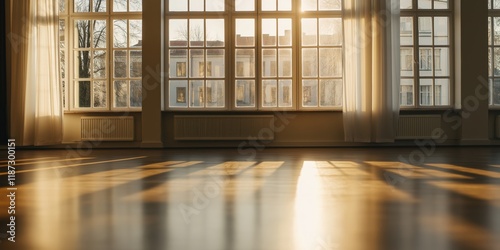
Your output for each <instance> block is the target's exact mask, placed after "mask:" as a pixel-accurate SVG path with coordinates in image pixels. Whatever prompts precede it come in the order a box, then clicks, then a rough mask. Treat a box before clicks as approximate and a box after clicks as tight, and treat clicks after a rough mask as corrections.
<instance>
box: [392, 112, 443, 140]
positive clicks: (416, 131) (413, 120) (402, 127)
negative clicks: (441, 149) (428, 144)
mask: <svg viewBox="0 0 500 250" xmlns="http://www.w3.org/2000/svg"><path fill="white" fill-rule="evenodd" d="M437 128H441V116H440V115H405V116H400V117H399V124H398V130H397V135H396V138H397V139H430V138H432V132H433V131H434V130H435V129H437Z"/></svg>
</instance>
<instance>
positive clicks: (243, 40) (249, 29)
mask: <svg viewBox="0 0 500 250" xmlns="http://www.w3.org/2000/svg"><path fill="white" fill-rule="evenodd" d="M254 45H255V20H254V19H236V46H254Z"/></svg>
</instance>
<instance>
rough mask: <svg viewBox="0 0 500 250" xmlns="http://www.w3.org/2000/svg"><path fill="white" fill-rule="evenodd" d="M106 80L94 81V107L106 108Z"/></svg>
mask: <svg viewBox="0 0 500 250" xmlns="http://www.w3.org/2000/svg"><path fill="white" fill-rule="evenodd" d="M106 91H107V87H106V82H105V81H96V82H94V108H105V107H106V106H107V104H106V99H107V98H106V96H107V94H106Z"/></svg>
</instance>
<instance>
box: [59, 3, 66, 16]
mask: <svg viewBox="0 0 500 250" xmlns="http://www.w3.org/2000/svg"><path fill="white" fill-rule="evenodd" d="M64 12H66V0H59V13H64Z"/></svg>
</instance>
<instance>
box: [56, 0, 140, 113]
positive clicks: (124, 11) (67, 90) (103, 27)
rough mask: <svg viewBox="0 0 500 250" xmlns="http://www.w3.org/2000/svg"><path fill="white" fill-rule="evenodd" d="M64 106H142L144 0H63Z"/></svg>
mask: <svg viewBox="0 0 500 250" xmlns="http://www.w3.org/2000/svg"><path fill="white" fill-rule="evenodd" d="M59 3H60V5H59V6H60V13H59V18H60V41H61V43H60V44H61V45H60V48H61V49H60V56H61V60H60V65H61V81H62V83H61V84H62V89H63V103H64V107H65V110H66V111H140V110H141V106H142V80H141V79H142V13H141V12H142V0H60V2H59Z"/></svg>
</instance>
